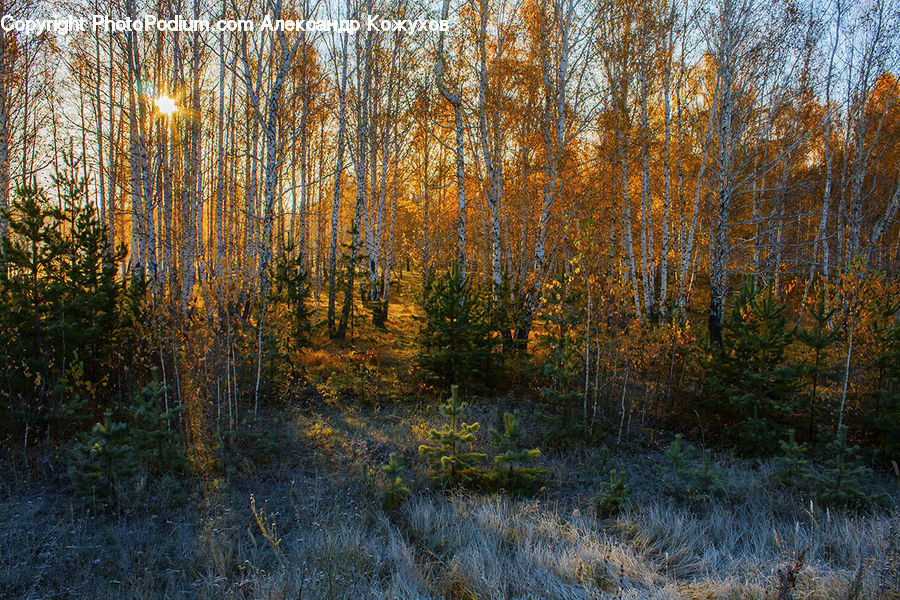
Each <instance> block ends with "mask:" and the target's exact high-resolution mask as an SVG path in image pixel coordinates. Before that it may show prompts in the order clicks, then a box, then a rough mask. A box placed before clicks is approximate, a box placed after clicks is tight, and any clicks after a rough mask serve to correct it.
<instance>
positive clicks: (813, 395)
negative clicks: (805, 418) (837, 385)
mask: <svg viewBox="0 0 900 600" xmlns="http://www.w3.org/2000/svg"><path fill="white" fill-rule="evenodd" d="M837 310H838V309H837V307H835V308H828V304H827V296H826V290H825V288H824V287H823V288H822V289H821V290H819V294H818V296H817V299H816V302H815V304H813V305H812V307H811V309H810V311H809V317H810V319H812V324H811V326H810V327H809V328H801V329H798V330H797V339H799V340H800V342H801V343H802V344H803V345H804V346H806V347H807V348H808V349H809V351H810V360H808V361H804V363H803V365H802V366H801V370H802V372H803V374H804V376H805V377H806V378H808V380H809V384H810V391H809V423H808V428H809V433H808V435H809V440H810V441H811V442H813V443H815V441H816V407H817V404H818V393H819V387H820V386H821V385H822V384H825V383H827V382H828V381H834V380H836V379H837V378H838V370H837V369H836V368H835V365H833V364H831V363H830V362H829V361H828V357H829V350H830V349H831V347H832V346H834V344H835V342H836V341H837V340H838V338H839V337H840V330H839V329H834V328H832V327H831V325H830V324H831V322H832V319H833V318H834V316H835V313H836V312H837Z"/></svg>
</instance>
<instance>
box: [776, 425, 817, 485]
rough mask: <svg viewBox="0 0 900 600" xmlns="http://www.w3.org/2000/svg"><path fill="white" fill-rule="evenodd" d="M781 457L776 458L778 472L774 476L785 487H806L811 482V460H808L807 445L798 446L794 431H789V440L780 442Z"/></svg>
mask: <svg viewBox="0 0 900 600" xmlns="http://www.w3.org/2000/svg"><path fill="white" fill-rule="evenodd" d="M778 445H779V446H780V447H781V456H778V457H776V458H775V464H777V465H778V470H776V471H775V472H773V473H772V476H773V477H774V478H775V479H776V480H778V481H780V482H781V483H783V484H785V485H792V486H797V487H802V486H804V485H805V484H806V483H807V482H808V480H809V460H808V459H807V458H806V454H807V450H806V444H798V443H797V440H796V439H794V430H793V429H789V430H788V439H787V440H781V441H779V442H778Z"/></svg>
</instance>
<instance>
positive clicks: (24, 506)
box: [0, 302, 900, 600]
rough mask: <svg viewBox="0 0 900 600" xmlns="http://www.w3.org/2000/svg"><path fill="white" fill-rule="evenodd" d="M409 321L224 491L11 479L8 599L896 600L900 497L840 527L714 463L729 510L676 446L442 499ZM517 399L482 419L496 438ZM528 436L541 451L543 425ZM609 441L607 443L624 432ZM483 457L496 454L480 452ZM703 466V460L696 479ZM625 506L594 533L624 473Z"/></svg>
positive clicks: (377, 335) (241, 464)
mask: <svg viewBox="0 0 900 600" xmlns="http://www.w3.org/2000/svg"><path fill="white" fill-rule="evenodd" d="M414 313H415V311H414V308H413V307H412V304H411V303H410V302H406V303H402V304H401V305H400V306H399V307H398V309H397V310H396V311H395V312H394V313H392V315H391V319H392V320H391V324H392V325H391V329H390V330H389V331H388V332H375V331H372V330H368V329H365V328H364V326H362V325H360V326H359V327H360V328H359V329H358V330H357V331H356V332H355V336H356V339H355V343H354V346H353V347H352V348H351V347H336V346H334V347H332V346H327V345H325V344H324V343H322V344H321V345H319V347H318V348H317V349H316V350H313V351H309V352H305V353H303V354H302V355H300V356H299V357H298V360H299V361H300V362H301V363H302V369H303V372H304V373H306V380H298V381H297V382H296V385H295V387H294V388H293V389H289V390H287V391H286V393H285V397H283V398H279V399H278V401H273V402H271V403H267V404H266V408H265V410H264V411H262V414H261V416H260V418H259V419H258V420H257V422H256V423H255V424H253V425H246V427H247V428H248V429H249V430H250V431H251V432H252V433H254V434H255V435H254V436H250V438H251V439H253V440H254V441H253V442H252V444H250V445H247V446H245V447H243V448H242V451H241V452H235V453H234V454H233V456H232V457H231V458H230V459H229V461H228V463H227V468H226V469H225V471H224V474H223V475H221V476H217V477H214V478H210V477H206V478H204V477H195V478H193V479H190V480H188V481H187V482H186V483H184V485H182V486H181V487H180V488H178V489H175V490H168V489H167V490H162V489H159V490H156V489H150V490H145V492H146V494H145V496H146V497H148V498H150V501H149V502H147V503H145V504H144V505H143V506H136V507H132V508H128V509H123V510H118V511H94V510H91V509H90V506H86V505H85V502H83V501H81V500H77V499H75V498H73V496H72V493H71V486H70V484H69V482H68V479H67V477H66V474H65V470H64V465H63V464H62V463H60V462H53V461H47V462H45V463H43V464H42V465H35V464H32V465H31V467H30V468H29V469H27V470H26V469H24V468H22V467H21V466H16V465H17V463H15V462H11V463H9V464H10V465H11V466H10V467H9V468H8V469H7V470H6V472H4V473H3V474H2V477H0V524H2V525H0V597H2V598H11V599H12V598H29V599H35V600H36V599H43V598H102V599H107V598H108V599H131V598H135V599H138V598H141V599H143V598H172V599H176V598H210V599H212V598H234V599H238V598H242V599H243V598H245V599H250V598H253V599H260V600H267V599H282V598H284V599H287V598H291V599H303V598H310V599H312V598H334V599H368V598H372V599H375V598H387V599H419V598H421V599H428V598H435V599H436V598H447V599H475V598H479V599H494V598H496V599H501V598H522V599H525V598H534V599H543V598H547V599H550V598H559V599H563V598H566V599H568V598H572V599H581V598H584V599H588V598H610V599H612V598H621V599H626V598H633V599H651V598H652V599H673V600H674V599H694V600H700V599H714V598H715V599H734V600H737V599H768V598H772V599H778V600H786V599H790V598H794V599H798V600H799V599H810V600H812V599H826V598H836V599H837V598H840V599H847V600H851V599H871V600H882V599H891V598H900V583H898V582H900V511H898V500H897V478H896V477H894V476H891V474H889V473H888V474H881V475H880V476H879V483H878V485H879V486H880V488H881V491H882V492H884V493H885V495H886V498H887V500H886V501H885V503H884V504H883V505H882V506H880V507H878V508H877V509H875V510H872V511H869V512H865V513H855V512H833V511H830V510H826V509H823V508H822V507H820V506H818V505H816V503H814V502H811V501H810V499H809V497H808V496H807V495H804V494H803V493H802V492H798V491H795V490H792V489H790V488H786V487H783V486H781V485H778V484H775V483H773V478H772V477H771V474H772V471H773V469H774V468H775V466H774V465H773V463H771V462H768V461H757V460H754V461H750V460H744V459H738V458H735V457H733V456H731V455H730V454H727V453H718V454H715V455H713V461H712V464H711V465H708V466H710V467H711V468H712V469H714V470H715V472H716V473H717V474H718V476H719V477H721V479H722V480H723V481H725V482H727V486H726V489H724V490H722V491H721V492H719V493H703V492H689V493H687V492H685V490H684V489H679V487H678V486H677V485H673V480H672V474H671V468H670V466H669V462H668V459H667V458H666V456H665V455H664V453H663V449H664V448H665V446H666V445H667V443H668V441H669V439H670V437H666V436H663V435H657V436H653V435H645V434H641V435H634V436H632V437H631V438H630V439H628V440H627V441H626V442H624V443H622V444H619V445H618V447H617V448H616V450H615V451H613V452H610V451H609V450H608V449H607V448H608V446H607V445H606V444H605V443H603V440H604V436H603V435H602V432H601V435H600V436H599V437H598V440H599V441H596V442H593V443H590V444H587V445H581V446H577V447H573V448H568V449H552V448H546V447H545V448H544V452H543V457H542V465H543V466H544V467H545V468H547V469H548V474H547V476H546V478H545V479H544V481H543V485H542V487H541V488H540V490H538V491H537V492H536V493H535V494H533V495H530V496H526V497H520V498H513V497H509V496H506V495H498V494H487V493H479V492H451V491H446V490H440V489H435V488H434V487H433V486H431V485H430V482H429V479H428V477H427V474H426V472H425V469H424V466H423V465H422V461H421V459H420V458H419V456H418V452H417V447H418V445H419V444H421V443H422V442H423V441H424V440H425V436H426V432H427V431H428V429H429V428H430V427H433V426H437V425H438V424H439V423H441V422H442V417H441V415H440V414H439V412H438V411H437V409H436V407H435V402H434V401H433V395H432V394H433V392H431V391H429V390H427V389H422V388H420V387H416V386H415V385H413V384H411V383H410V382H411V381H413V378H411V377H410V373H409V368H410V361H409V358H410V356H411V353H412V352H413V344H412V341H411V339H410V338H409V336H403V335H400V334H399V333H398V332H400V331H410V330H414V316H415V314H414ZM520 404H521V400H520V398H519V397H518V396H516V395H514V394H507V395H502V396H496V395H494V396H489V397H486V398H482V399H480V400H477V401H475V402H473V406H472V408H471V411H470V415H469V418H470V420H478V421H479V422H481V423H482V424H483V426H484V427H485V428H487V427H499V425H500V422H501V421H500V420H501V415H502V412H503V410H505V409H509V408H511V407H512V406H518V405H520ZM524 408H525V411H524V417H523V423H524V425H525V428H526V430H528V431H529V439H528V440H527V441H528V442H529V444H530V445H532V446H544V444H543V441H544V440H543V439H542V431H541V428H540V426H539V424H538V423H537V422H536V421H535V419H534V418H533V411H532V410H530V409H531V405H529V404H525V405H524ZM607 437H609V438H612V437H615V436H613V435H612V432H610V434H609V436H607ZM482 443H483V442H482ZM392 452H395V453H398V454H399V455H400V456H402V457H403V459H404V462H405V463H406V464H407V465H409V466H410V467H411V472H410V476H409V478H408V485H409V487H410V488H411V490H412V494H411V496H410V498H409V499H408V500H407V501H406V502H405V503H404V504H403V505H402V506H401V507H400V508H399V509H396V510H390V511H389V510H385V509H384V508H383V507H382V504H381V502H380V500H379V496H378V493H379V490H380V488H381V486H382V485H383V484H384V475H383V474H382V473H381V471H380V467H381V466H382V465H383V464H384V463H385V462H386V461H387V459H388V456H389V454H390V453H392ZM697 460H699V459H697ZM612 469H615V470H616V471H618V472H620V473H624V474H625V475H626V477H627V479H628V482H629V484H630V486H631V491H630V496H629V500H630V504H629V506H628V507H627V508H626V509H625V510H624V511H623V512H622V513H620V514H619V515H617V516H615V517H612V518H609V519H600V518H598V516H597V515H596V513H595V501H596V498H597V497H598V496H599V495H600V494H602V493H603V484H604V482H605V481H607V480H608V474H609V472H610V470H612Z"/></svg>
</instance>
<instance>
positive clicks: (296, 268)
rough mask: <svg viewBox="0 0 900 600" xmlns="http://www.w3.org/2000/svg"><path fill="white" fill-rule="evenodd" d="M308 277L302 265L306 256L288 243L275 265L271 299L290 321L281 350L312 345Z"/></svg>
mask: <svg viewBox="0 0 900 600" xmlns="http://www.w3.org/2000/svg"><path fill="white" fill-rule="evenodd" d="M308 279H309V277H308V275H307V273H306V269H305V267H304V266H303V255H302V254H301V253H300V252H298V251H297V250H296V248H295V247H294V245H293V244H288V245H287V246H285V248H284V249H283V250H282V251H281V252H280V253H279V254H278V256H276V257H275V260H274V261H273V264H272V288H271V290H270V292H269V294H270V302H271V303H272V305H273V308H274V310H275V312H276V314H277V315H279V316H281V317H282V319H283V320H284V322H286V323H287V324H288V327H287V329H286V330H285V333H287V336H283V339H282V344H283V348H282V352H283V353H287V352H289V351H290V350H291V349H292V348H299V347H302V346H306V345H308V344H309V330H310V317H311V316H312V311H311V310H310V308H309V306H308V304H309V281H308Z"/></svg>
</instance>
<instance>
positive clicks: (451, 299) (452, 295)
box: [417, 265, 494, 384]
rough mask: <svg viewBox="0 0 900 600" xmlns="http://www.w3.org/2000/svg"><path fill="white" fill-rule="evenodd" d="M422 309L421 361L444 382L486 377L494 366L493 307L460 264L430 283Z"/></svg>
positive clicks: (425, 292) (424, 294)
mask: <svg viewBox="0 0 900 600" xmlns="http://www.w3.org/2000/svg"><path fill="white" fill-rule="evenodd" d="M422 309H423V311H424V313H425V314H424V317H423V319H422V327H421V329H420V331H419V343H420V344H421V346H422V351H421V352H420V353H419V355H418V357H417V360H418V363H419V365H420V366H421V367H422V368H424V369H425V370H426V371H427V372H428V373H429V374H430V375H431V376H432V378H434V379H436V380H438V381H440V382H442V383H455V384H459V383H463V382H466V381H475V382H484V381H486V380H487V377H489V376H490V375H491V373H492V372H493V367H494V357H493V353H492V352H491V348H492V346H493V340H492V337H491V319H490V314H489V313H490V310H489V307H488V306H487V305H486V303H485V301H484V300H483V299H482V297H481V295H480V294H479V293H478V292H477V291H476V290H474V289H473V287H472V281H471V279H470V278H469V277H467V276H465V275H463V272H462V269H461V268H460V267H459V265H453V266H452V267H451V268H450V270H449V271H447V272H445V273H444V274H442V275H439V276H438V277H436V278H435V280H434V281H433V282H432V283H431V285H430V286H426V288H425V289H424V290H423V298H422Z"/></svg>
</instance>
